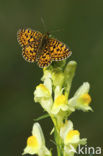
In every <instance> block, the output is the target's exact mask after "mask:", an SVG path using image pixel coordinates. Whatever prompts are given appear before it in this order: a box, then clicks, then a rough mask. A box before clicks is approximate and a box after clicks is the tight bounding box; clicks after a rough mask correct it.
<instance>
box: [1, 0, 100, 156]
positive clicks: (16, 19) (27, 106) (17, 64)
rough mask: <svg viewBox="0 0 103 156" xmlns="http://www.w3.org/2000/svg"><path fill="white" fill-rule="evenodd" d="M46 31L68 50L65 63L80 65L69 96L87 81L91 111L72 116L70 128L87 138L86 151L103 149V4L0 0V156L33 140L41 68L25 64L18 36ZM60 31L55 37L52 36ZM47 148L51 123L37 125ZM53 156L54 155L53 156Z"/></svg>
mask: <svg viewBox="0 0 103 156" xmlns="http://www.w3.org/2000/svg"><path fill="white" fill-rule="evenodd" d="M41 17H43V18H44V21H45V25H46V28H47V31H49V32H51V31H55V32H54V33H52V34H53V35H54V36H55V37H56V38H57V39H59V40H61V41H63V42H64V43H66V44H67V45H69V46H70V47H71V49H72V51H73V54H72V56H71V57H70V59H69V60H75V61H77V63H78V67H77V71H76V76H75V78H74V81H73V84H72V89H71V95H73V94H74V92H75V91H76V89H77V88H78V87H79V86H80V85H81V84H82V83H83V82H85V81H88V82H90V84H91V90H90V94H91V96H92V104H91V106H92V108H93V109H94V112H93V113H92V112H89V113H83V112H80V111H77V112H75V113H74V114H72V116H71V119H72V121H73V123H74V128H75V129H78V130H79V131H80V133H81V137H87V138H88V146H93V147H96V146H102V147H103V121H102V120H103V99H102V98H103V97H102V96H103V87H102V85H103V83H102V81H103V72H102V68H103V0H17V1H14V0H9V1H6V0H1V1H0V68H1V69H0V90H1V93H0V101H1V102H0V144H1V145H0V155H1V156H20V155H21V153H22V151H23V149H24V147H25V145H26V139H27V137H28V136H29V135H31V129H32V125H33V123H34V121H33V119H34V118H37V117H39V116H40V115H42V114H43V113H44V112H43V109H42V108H41V106H40V105H39V104H37V103H34V101H33V91H34V89H35V86H36V85H37V84H39V83H40V78H41V76H42V69H40V68H39V67H38V66H37V65H36V64H30V63H27V62H25V60H24V59H23V58H22V55H21V48H20V46H19V44H18V42H17V37H16V33H17V31H18V30H19V29H20V28H32V29H35V30H39V31H41V32H44V27H43V24H42V23H41ZM57 30H60V31H59V32H56V31H57ZM40 124H41V126H42V128H43V131H44V135H45V137H46V143H47V144H48V147H50V146H52V147H53V148H55V147H54V146H53V144H52V143H50V142H49V132H50V131H51V129H52V126H53V125H52V123H51V122H50V119H45V120H42V121H40ZM102 154H103V153H102ZM54 156H56V154H54Z"/></svg>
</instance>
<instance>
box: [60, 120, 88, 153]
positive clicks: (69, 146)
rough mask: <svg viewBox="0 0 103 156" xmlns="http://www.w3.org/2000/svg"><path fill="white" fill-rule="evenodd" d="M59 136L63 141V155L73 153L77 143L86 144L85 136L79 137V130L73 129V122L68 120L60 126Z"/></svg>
mask: <svg viewBox="0 0 103 156" xmlns="http://www.w3.org/2000/svg"><path fill="white" fill-rule="evenodd" d="M60 136H61V138H62V139H63V142H64V155H68V154H70V156H72V155H74V152H76V148H77V146H78V145H80V144H82V145H84V144H86V140H87V139H86V138H83V139H80V133H79V131H78V130H74V129H73V123H72V122H71V121H70V120H69V121H66V122H65V123H64V125H63V126H62V127H61V129H60ZM73 149H74V151H73Z"/></svg>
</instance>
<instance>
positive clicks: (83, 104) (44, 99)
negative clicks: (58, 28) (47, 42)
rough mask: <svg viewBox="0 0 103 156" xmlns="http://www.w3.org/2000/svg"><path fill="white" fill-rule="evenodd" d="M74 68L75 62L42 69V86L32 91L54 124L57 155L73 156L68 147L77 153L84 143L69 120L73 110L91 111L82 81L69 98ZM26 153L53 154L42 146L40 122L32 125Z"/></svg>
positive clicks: (42, 155) (85, 83) (42, 138)
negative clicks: (77, 149)
mask: <svg viewBox="0 0 103 156" xmlns="http://www.w3.org/2000/svg"><path fill="white" fill-rule="evenodd" d="M76 66H77V63H76V62H75V61H70V62H68V63H67V64H66V61H65V60H64V61H61V62H57V63H55V64H52V65H51V66H49V67H48V68H44V69H43V77H42V79H41V80H42V81H43V83H41V84H39V85H38V86H37V87H36V90H35V91H34V100H35V102H39V103H40V104H41V106H42V108H43V109H44V110H45V111H46V112H47V113H48V114H49V116H50V117H51V120H52V121H53V124H54V129H53V132H54V138H55V142H56V145H57V152H58V156H62V155H63V156H73V155H74V152H73V151H71V146H72V147H74V149H75V150H76V148H77V146H78V145H80V144H82V145H84V144H86V138H83V139H81V138H80V132H79V131H78V130H74V128H73V123H72V121H70V120H68V117H69V116H70V115H71V113H72V112H75V111H76V110H82V111H84V112H88V111H89V110H91V111H92V108H91V107H90V102H91V97H90V95H89V93H88V92H89V89H90V85H89V83H88V82H84V83H83V84H82V85H81V86H80V88H79V89H78V90H77V91H76V93H75V94H74V96H73V97H72V98H70V97H69V94H70V88H71V84H72V80H73V77H74V74H75V70H76ZM27 153H29V154H38V155H39V156H51V155H52V153H51V151H50V150H48V149H47V147H46V145H45V140H44V135H43V132H42V130H41V127H40V125H39V123H35V124H34V126H33V130H32V136H30V137H29V138H28V140H27V146H26V148H25V149H24V153H23V154H27Z"/></svg>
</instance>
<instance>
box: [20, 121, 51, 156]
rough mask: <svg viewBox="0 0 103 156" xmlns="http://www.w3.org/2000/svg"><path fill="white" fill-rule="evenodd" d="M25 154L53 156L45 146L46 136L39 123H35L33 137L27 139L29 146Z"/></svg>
mask: <svg viewBox="0 0 103 156" xmlns="http://www.w3.org/2000/svg"><path fill="white" fill-rule="evenodd" d="M24 154H31V155H34V154H38V155H39V156H45V155H47V156H51V152H50V151H49V150H48V149H47V148H46V146H45V140H44V135H43V132H42V129H41V127H40V125H39V123H35V124H34V125H33V129H32V136H30V137H28V139H27V146H26V147H25V149H24V152H23V155H24Z"/></svg>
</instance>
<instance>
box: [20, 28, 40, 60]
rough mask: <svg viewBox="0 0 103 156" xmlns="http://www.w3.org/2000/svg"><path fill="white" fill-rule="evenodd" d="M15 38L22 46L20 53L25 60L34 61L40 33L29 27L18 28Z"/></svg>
mask: <svg viewBox="0 0 103 156" xmlns="http://www.w3.org/2000/svg"><path fill="white" fill-rule="evenodd" d="M17 40H18V42H19V44H20V45H21V47H22V54H23V57H24V59H25V60H26V61H28V62H34V61H36V54H37V52H38V49H39V46H40V42H41V40H42V33H40V32H38V31H33V30H31V29H20V30H19V31H18V33H17Z"/></svg>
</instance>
